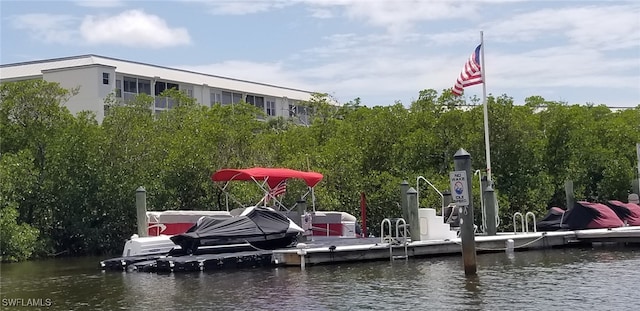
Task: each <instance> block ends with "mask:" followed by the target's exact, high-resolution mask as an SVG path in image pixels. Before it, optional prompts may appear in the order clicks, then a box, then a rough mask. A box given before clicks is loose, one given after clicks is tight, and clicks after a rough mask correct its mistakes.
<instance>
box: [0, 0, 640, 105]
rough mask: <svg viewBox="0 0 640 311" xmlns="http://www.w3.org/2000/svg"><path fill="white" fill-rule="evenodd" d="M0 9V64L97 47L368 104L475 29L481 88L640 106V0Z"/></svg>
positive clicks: (412, 88)
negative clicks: (481, 52) (481, 54)
mask: <svg viewBox="0 0 640 311" xmlns="http://www.w3.org/2000/svg"><path fill="white" fill-rule="evenodd" d="M0 14H1V25H0V26H1V27H0V29H1V30H0V31H1V33H0V35H1V40H2V41H1V48H0V60H1V62H2V64H8V63H15V62H23V61H32V60H38V59H47V58H55V57H66V56H73V55H82V54H98V55H102V56H108V57H115V58H121V59H125V60H133V61H139V62H144V63H150V64H154V65H162V66H169V67H176V68H183V69H189V70H194V71H199V72H205V73H209V74H215V75H222V76H228V77H232V78H239V79H245V80H250V81H257V82H263V83H269V84H275V85H281V86H287V87H294V88H300V89H304V90H309V91H318V92H323V93H328V94H330V95H331V96H333V97H334V98H335V99H336V100H337V101H338V102H340V103H344V102H347V101H350V100H353V99H354V98H356V97H359V98H360V99H361V101H362V103H363V104H365V105H367V106H376V105H390V104H393V103H395V102H396V101H400V102H402V103H403V104H405V105H407V106H408V105H409V104H410V103H411V101H412V100H415V99H416V98H417V96H418V92H419V91H420V90H422V89H428V88H432V89H436V90H438V91H440V90H442V89H444V88H449V87H451V86H452V85H453V83H454V82H455V79H456V77H457V76H458V75H459V74H460V70H461V69H462V66H463V65H464V63H465V61H466V60H467V59H468V57H469V55H470V54H471V52H473V50H474V48H475V47H476V45H477V44H478V43H479V42H480V31H481V30H482V31H484V42H485V57H486V59H485V71H486V82H487V85H486V86H487V92H488V93H491V94H494V95H500V94H507V95H509V96H512V97H513V98H514V100H515V102H516V104H521V103H523V102H524V99H525V98H526V97H528V96H532V95H540V96H543V97H544V98H546V99H547V100H556V101H565V102H568V103H570V104H584V103H587V102H590V103H595V104H605V105H608V106H616V107H621V106H627V107H629V106H631V107H635V106H637V105H639V104H640V1H542V0H539V1H517V0H475V1H473V0H467V1H462V0H460V1H458V0H450V1H444V0H441V1H426V0H425V1H412V0H404V1H403V0H396V1H383V0H246V1H241V0H235V1H226V0H219V1H198V0H183V1H117V0H85V1H5V0H2V1H1V2H0ZM465 95H466V96H473V95H477V96H481V95H482V86H480V85H478V86H472V87H469V88H466V89H465Z"/></svg>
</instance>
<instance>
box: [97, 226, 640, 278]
mask: <svg viewBox="0 0 640 311" xmlns="http://www.w3.org/2000/svg"><path fill="white" fill-rule="evenodd" d="M508 241H509V243H508ZM475 243H476V252H477V253H487V252H504V251H507V249H508V248H510V247H511V246H512V248H513V250H514V251H525V250H530V249H544V248H560V247H570V246H576V245H592V244H594V243H632V244H639V243H640V226H632V227H621V228H612V229H587V230H576V231H549V232H529V233H498V234H497V235H495V236H482V235H478V236H475ZM510 245H511V246H510ZM461 252H462V247H461V239H460V238H455V239H450V240H449V239H448V240H428V241H413V242H404V241H402V238H400V239H398V238H395V237H394V238H387V239H381V238H380V237H377V238H341V239H337V238H336V239H320V240H314V241H308V242H304V243H298V245H297V246H296V247H294V248H287V249H277V250H259V249H255V250H253V251H240V252H229V253H220V254H202V255H184V256H139V257H133V256H132V257H119V258H113V259H108V260H105V261H102V262H101V266H102V269H104V270H118V271H145V272H188V271H213V270H222V269H243V268H255V267H277V266H309V265H318V264H331V263H338V262H358V261H369V260H397V259H409V258H416V257H432V256H443V255H455V254H461ZM303 261H304V263H303Z"/></svg>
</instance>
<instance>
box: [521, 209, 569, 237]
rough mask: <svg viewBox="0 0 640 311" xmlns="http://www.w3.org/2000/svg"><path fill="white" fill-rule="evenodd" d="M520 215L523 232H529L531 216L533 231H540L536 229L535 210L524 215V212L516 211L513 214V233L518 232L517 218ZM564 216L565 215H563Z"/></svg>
mask: <svg viewBox="0 0 640 311" xmlns="http://www.w3.org/2000/svg"><path fill="white" fill-rule="evenodd" d="M518 216H520V226H521V227H522V233H529V216H531V220H533V232H538V230H537V229H536V214H534V213H533V212H527V213H526V214H524V216H522V213H520V212H516V213H514V214H513V233H518V226H517V222H516V220H517V219H518ZM563 216H564V215H563Z"/></svg>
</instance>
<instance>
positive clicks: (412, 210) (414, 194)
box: [406, 188, 420, 242]
mask: <svg viewBox="0 0 640 311" xmlns="http://www.w3.org/2000/svg"><path fill="white" fill-rule="evenodd" d="M406 196H407V203H408V204H407V205H408V206H409V208H408V215H409V219H408V221H407V222H408V223H409V234H410V235H411V241H412V242H413V241H420V216H419V215H418V191H416V189H413V188H409V190H407V194H406Z"/></svg>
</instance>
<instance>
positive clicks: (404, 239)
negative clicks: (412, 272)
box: [380, 218, 409, 261]
mask: <svg viewBox="0 0 640 311" xmlns="http://www.w3.org/2000/svg"><path fill="white" fill-rule="evenodd" d="M385 224H387V225H388V228H389V235H388V236H385V235H384V229H385ZM395 225H396V238H395V239H394V238H393V234H392V231H391V219H389V218H385V219H383V220H382V223H381V224H380V232H381V233H382V234H380V242H381V243H385V242H388V243H389V260H391V261H393V260H394V259H405V260H407V259H409V256H408V251H407V244H408V243H407V222H406V221H405V220H404V218H396V219H395ZM401 225H402V229H403V232H402V241H400V226H401ZM385 240H387V241H385ZM399 243H402V244H403V245H404V255H396V256H394V255H393V246H394V244H395V245H397V244H399Z"/></svg>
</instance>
